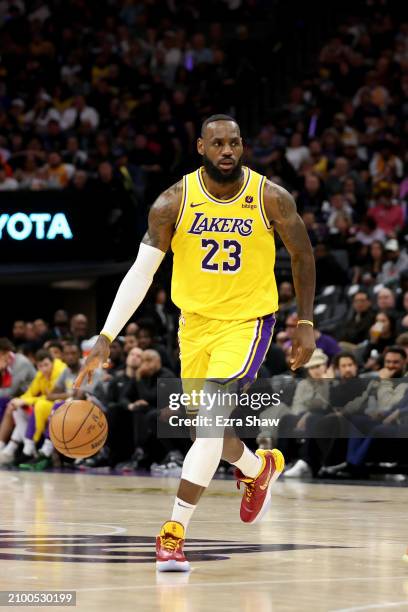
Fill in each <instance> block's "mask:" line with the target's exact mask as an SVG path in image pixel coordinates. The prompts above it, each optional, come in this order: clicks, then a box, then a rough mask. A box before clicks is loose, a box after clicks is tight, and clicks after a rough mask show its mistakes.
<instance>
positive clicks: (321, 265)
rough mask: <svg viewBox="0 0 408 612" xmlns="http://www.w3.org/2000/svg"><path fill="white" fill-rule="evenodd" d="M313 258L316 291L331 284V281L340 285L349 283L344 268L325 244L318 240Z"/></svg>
mask: <svg viewBox="0 0 408 612" xmlns="http://www.w3.org/2000/svg"><path fill="white" fill-rule="evenodd" d="M315 260H316V288H317V291H320V290H321V289H322V288H324V287H326V286H327V285H331V284H333V282H335V283H336V285H339V286H342V287H344V286H345V285H347V284H348V283H349V278H348V274H347V272H346V270H344V269H343V268H342V267H341V266H340V264H339V263H338V262H337V260H336V259H335V258H334V257H333V255H331V253H330V251H329V249H328V247H327V245H326V244H324V243H322V242H320V243H318V244H317V245H316V247H315Z"/></svg>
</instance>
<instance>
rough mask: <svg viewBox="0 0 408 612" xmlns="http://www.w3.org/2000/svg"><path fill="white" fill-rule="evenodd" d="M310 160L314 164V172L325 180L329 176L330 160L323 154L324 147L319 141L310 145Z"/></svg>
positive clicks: (312, 141)
mask: <svg viewBox="0 0 408 612" xmlns="http://www.w3.org/2000/svg"><path fill="white" fill-rule="evenodd" d="M309 158H310V159H311V161H312V164H313V172H314V173H315V174H317V175H318V176H320V177H321V178H323V179H325V178H326V176H327V171H328V165H329V160H328V159H327V157H326V156H325V155H323V154H322V145H321V144H320V141H319V140H311V141H310V143H309Z"/></svg>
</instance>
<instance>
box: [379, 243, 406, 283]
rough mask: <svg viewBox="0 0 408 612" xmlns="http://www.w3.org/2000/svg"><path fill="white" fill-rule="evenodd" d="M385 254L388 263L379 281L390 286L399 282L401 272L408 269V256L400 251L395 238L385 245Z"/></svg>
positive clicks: (384, 265) (385, 264)
mask: <svg viewBox="0 0 408 612" xmlns="http://www.w3.org/2000/svg"><path fill="white" fill-rule="evenodd" d="M385 254H386V258H387V261H386V262H385V263H384V264H383V267H382V269H381V272H380V274H379V275H378V277H377V280H378V282H380V283H383V284H384V285H388V284H393V283H396V282H398V280H399V276H400V274H401V272H403V271H404V270H407V269H408V254H407V253H406V252H405V251H401V250H400V247H399V244H398V240H396V239H395V238H391V240H388V241H387V242H386V243H385Z"/></svg>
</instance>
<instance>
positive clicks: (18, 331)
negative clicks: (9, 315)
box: [11, 320, 27, 348]
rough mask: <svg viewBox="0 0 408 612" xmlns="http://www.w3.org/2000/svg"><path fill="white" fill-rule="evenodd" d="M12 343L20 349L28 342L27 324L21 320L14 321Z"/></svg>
mask: <svg viewBox="0 0 408 612" xmlns="http://www.w3.org/2000/svg"><path fill="white" fill-rule="evenodd" d="M11 334H12V342H13V344H14V345H15V346H16V347H17V348H19V347H20V346H21V345H23V344H24V342H25V341H26V339H27V338H26V326H25V322H24V321H21V320H17V321H14V323H13V329H12V332H11Z"/></svg>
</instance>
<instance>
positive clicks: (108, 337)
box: [99, 331, 113, 344]
mask: <svg viewBox="0 0 408 612" xmlns="http://www.w3.org/2000/svg"><path fill="white" fill-rule="evenodd" d="M99 335H100V336H103V337H104V338H106V339H107V340H108V341H109V344H111V343H112V342H113V338H112V336H111V335H110V334H108V332H106V331H101V333H100V334H99Z"/></svg>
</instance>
